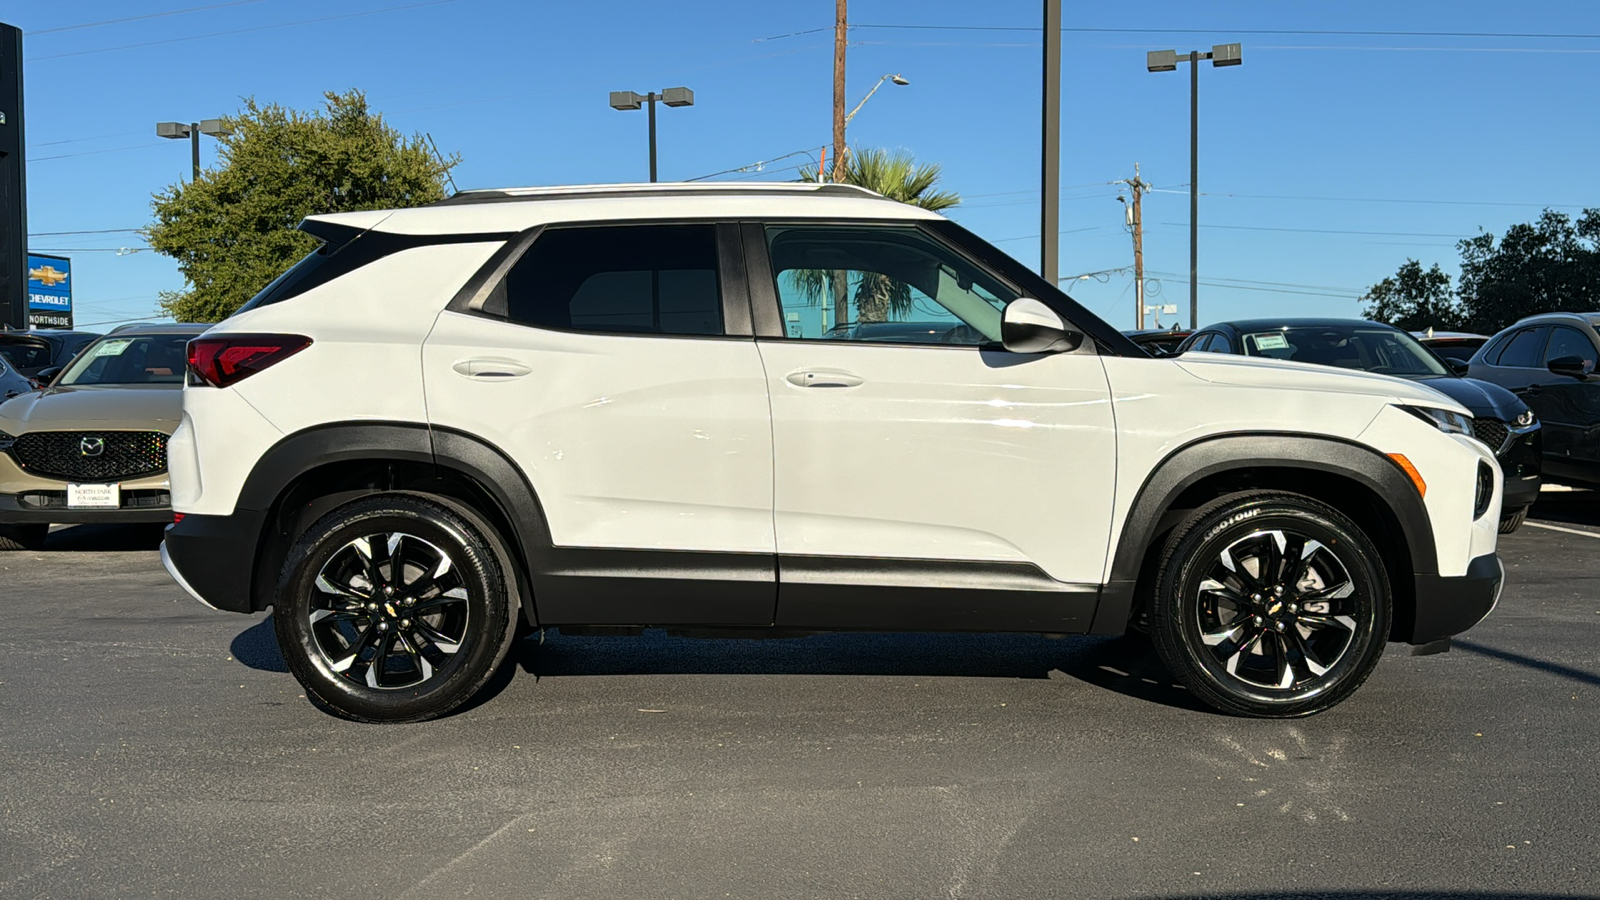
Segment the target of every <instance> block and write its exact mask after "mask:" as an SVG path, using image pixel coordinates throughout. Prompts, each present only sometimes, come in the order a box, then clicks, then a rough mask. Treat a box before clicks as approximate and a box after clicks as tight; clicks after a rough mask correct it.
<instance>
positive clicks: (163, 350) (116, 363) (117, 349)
mask: <svg viewBox="0 0 1600 900" xmlns="http://www.w3.org/2000/svg"><path fill="white" fill-rule="evenodd" d="M190 337H191V335H187V334H150V335H138V336H130V337H105V338H101V339H100V340H98V341H95V342H94V343H93V344H90V345H89V346H88V347H86V348H85V349H84V351H83V352H82V353H80V354H78V358H77V359H75V360H73V361H72V366H71V367H70V368H68V369H67V370H66V371H65V372H63V373H62V375H61V379H60V380H59V381H57V382H56V383H57V384H62V385H67V384H72V385H90V384H183V373H184V367H185V365H186V364H187V359H188V354H187V352H186V351H185V346H186V345H187V344H188V343H189V338H190Z"/></svg>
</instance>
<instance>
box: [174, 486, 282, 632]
mask: <svg viewBox="0 0 1600 900" xmlns="http://www.w3.org/2000/svg"><path fill="white" fill-rule="evenodd" d="M261 521H262V515H261V514H260V513H258V512H253V511H248V510H240V511H238V512H236V513H234V514H233V515H231V516H198V515H186V516H184V517H183V521H181V522H178V523H176V524H174V525H172V526H171V527H169V528H168V529H167V535H166V539H165V540H164V541H162V542H161V561H162V563H164V564H165V565H166V567H167V572H168V574H170V575H171V576H172V577H173V580H175V581H177V582H178V584H179V585H181V586H182V587H183V589H184V590H186V591H188V592H189V593H190V595H192V596H193V597H194V598H195V599H196V600H199V601H200V602H201V603H204V604H205V605H207V606H210V607H212V608H213V609H220V610H226V611H228V612H242V613H248V612H254V610H253V609H252V604H251V599H250V593H251V592H250V587H251V579H252V576H253V574H254V572H255V558H256V544H257V541H258V540H259V538H260V536H261Z"/></svg>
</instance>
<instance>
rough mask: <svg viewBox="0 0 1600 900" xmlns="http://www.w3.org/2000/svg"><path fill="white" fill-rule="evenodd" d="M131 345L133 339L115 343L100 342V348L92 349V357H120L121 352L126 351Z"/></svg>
mask: <svg viewBox="0 0 1600 900" xmlns="http://www.w3.org/2000/svg"><path fill="white" fill-rule="evenodd" d="M132 343H133V338H124V339H122V340H116V341H101V342H100V346H98V347H96V348H94V354H93V355H94V356H96V357H100V356H121V355H122V351H124V350H126V349H128V345H129V344H132Z"/></svg>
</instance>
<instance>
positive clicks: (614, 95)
mask: <svg viewBox="0 0 1600 900" xmlns="http://www.w3.org/2000/svg"><path fill="white" fill-rule="evenodd" d="M658 100H659V101H661V102H662V103H665V104H666V105H668V106H693V105H694V91H691V90H689V89H688V88H686V87H675V88H667V89H666V90H664V91H662V92H661V93H659V94H657V93H655V92H654V91H651V92H650V93H648V94H635V93H634V92H633V91H612V92H611V108H612V109H618V110H634V109H638V108H639V107H640V106H642V105H644V104H646V103H648V104H650V181H651V183H652V184H653V183H655V180H656V101H658Z"/></svg>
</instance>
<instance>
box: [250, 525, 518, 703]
mask: <svg viewBox="0 0 1600 900" xmlns="http://www.w3.org/2000/svg"><path fill="white" fill-rule="evenodd" d="M507 564H508V557H507V556H506V554H505V553H504V548H503V547H502V546H501V545H500V542H499V538H498V535H496V534H495V533H494V531H493V529H492V528H490V526H488V525H487V524H485V523H484V522H483V520H482V519H481V518H479V517H478V516H476V515H475V514H473V513H472V512H471V511H470V510H468V509H466V508H464V507H461V506H459V505H457V504H455V503H453V502H450V501H446V500H442V499H440V498H433V497H424V496H421V495H413V494H379V495H374V496H371V497H367V498H363V499H361V500H357V501H354V502H352V503H349V504H346V505H345V506H342V507H339V508H338V509H336V510H334V511H333V512H330V513H328V514H327V515H326V516H324V517H323V518H322V519H321V520H320V521H318V522H317V523H316V524H315V525H313V526H312V527H311V528H310V529H309V530H308V531H307V532H306V533H305V534H304V535H302V536H301V537H300V539H299V540H298V541H297V542H296V543H295V546H294V549H293V550H291V551H290V554H289V560H288V562H287V563H286V564H285V566H284V571H283V576H282V578H281V580H280V582H279V587H278V595H277V602H276V604H275V606H274V613H273V621H274V624H275V627H276V629H277V633H278V643H279V646H280V648H281V649H282V651H283V655H284V659H285V660H286V661H287V662H288V664H289V668H290V671H292V672H293V673H294V675H295V677H296V678H297V679H298V680H299V681H300V683H301V684H302V685H303V686H304V687H305V688H306V691H307V693H308V695H309V696H312V697H314V698H316V699H317V700H318V701H320V702H322V703H323V704H324V705H326V706H327V707H329V708H330V709H332V710H333V711H334V712H336V713H338V714H339V715H342V716H345V717H347V718H351V719H357V720H362V721H381V722H407V721H420V720H423V719H430V718H434V717H436V716H440V715H443V714H445V713H447V712H449V711H450V710H452V709H454V708H456V707H457V706H460V705H461V704H462V703H465V702H466V701H467V700H469V699H471V698H472V696H473V695H475V694H476V693H477V692H478V691H479V690H481V689H482V688H483V686H484V684H485V683H486V682H487V681H488V680H489V678H490V677H491V676H492V675H493V673H494V671H495V669H496V668H497V667H498V666H499V665H500V663H501V661H502V660H504V658H505V655H506V652H507V651H508V649H509V648H510V645H511V642H512V639H513V635H514V631H515V626H516V623H517V619H518V615H517V611H516V609H515V608H514V606H513V604H512V599H513V596H514V595H513V592H512V591H511V590H510V589H508V586H507V573H506V566H507Z"/></svg>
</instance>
